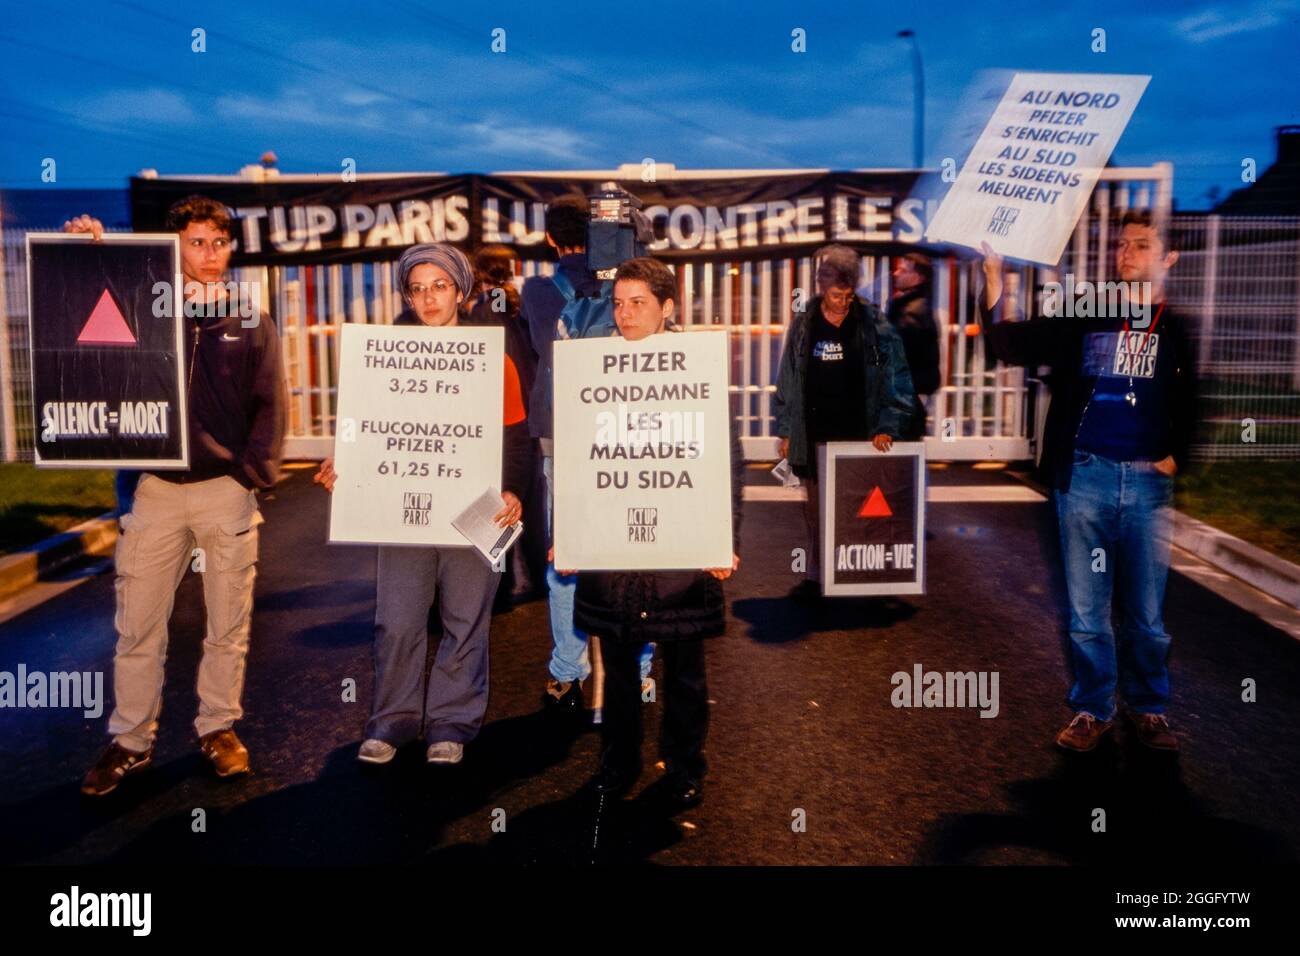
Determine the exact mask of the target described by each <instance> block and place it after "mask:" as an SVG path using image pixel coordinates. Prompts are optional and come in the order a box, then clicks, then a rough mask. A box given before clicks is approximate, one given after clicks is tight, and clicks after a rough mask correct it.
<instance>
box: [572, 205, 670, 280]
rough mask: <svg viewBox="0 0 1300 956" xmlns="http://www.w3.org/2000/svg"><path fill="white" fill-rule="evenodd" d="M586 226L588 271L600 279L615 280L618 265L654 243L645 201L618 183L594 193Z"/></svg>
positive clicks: (640, 253) (639, 254)
mask: <svg viewBox="0 0 1300 956" xmlns="http://www.w3.org/2000/svg"><path fill="white" fill-rule="evenodd" d="M589 199H590V202H591V223H590V225H588V226H587V268H589V269H591V270H592V271H593V272H595V273H596V275H597V276H598V277H599V278H601V279H612V278H614V272H615V270H616V269H617V268H618V265H619V263H621V262H625V261H627V260H628V259H633V258H635V257H637V256H643V255H645V252H646V246H647V245H648V244H649V243H651V242H654V229H653V227H652V226H651V225H650V220H649V219H647V218H646V215H645V213H643V212H641V207H642V202H641V200H639V199H637V198H636V197H635V196H633V195H632V194H631V193H630V192H628V191H627V190H626V189H622V188H621V187H620V186H619V185H618V183H614V182H607V183H601V185H600V189H599V190H598V191H596V192H594V193H592V194H591V196H590V197H589Z"/></svg>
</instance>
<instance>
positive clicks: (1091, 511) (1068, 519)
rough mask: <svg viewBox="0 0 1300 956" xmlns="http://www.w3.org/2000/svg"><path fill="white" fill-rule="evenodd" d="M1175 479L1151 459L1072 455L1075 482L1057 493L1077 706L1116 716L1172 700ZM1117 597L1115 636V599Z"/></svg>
mask: <svg viewBox="0 0 1300 956" xmlns="http://www.w3.org/2000/svg"><path fill="white" fill-rule="evenodd" d="M1173 488H1174V480H1173V478H1170V477H1169V476H1167V475H1162V474H1161V473H1160V472H1158V471H1156V470H1155V468H1154V466H1153V463H1152V462H1149V461H1111V460H1110V459H1109V458H1102V457H1101V456H1099V455H1093V454H1090V453H1088V452H1082V451H1076V452H1075V453H1074V469H1073V472H1072V476H1071V479H1070V490H1069V491H1066V492H1062V491H1057V493H1056V513H1057V518H1058V519H1059V521H1060V525H1061V555H1062V557H1063V559H1064V561H1065V584H1066V590H1067V591H1068V592H1069V601H1070V646H1071V657H1072V663H1073V669H1074V686H1073V687H1072V688H1071V689H1070V697H1069V703H1070V707H1071V708H1072V709H1074V710H1075V711H1076V712H1078V711H1086V712H1088V713H1090V714H1092V715H1093V716H1094V717H1096V718H1098V719H1099V720H1111V719H1112V718H1113V717H1114V716H1115V692H1116V689H1117V686H1118V690H1119V692H1120V694H1121V695H1122V696H1123V698H1124V701H1125V703H1126V704H1127V705H1128V707H1129V708H1130V709H1131V710H1133V711H1136V712H1137V713H1143V714H1162V713H1164V710H1165V705H1166V703H1167V702H1168V700H1169V671H1168V668H1167V666H1166V660H1167V658H1168V656H1169V643H1170V642H1169V635H1168V634H1166V633H1165V628H1164V620H1163V614H1162V609H1163V606H1164V601H1165V580H1166V578H1167V577H1168V575H1169V546H1170V540H1171V538H1172V531H1173V508H1172V501H1173ZM1112 595H1114V596H1115V598H1116V599H1117V600H1116V603H1117V604H1118V608H1117V610H1118V624H1119V626H1118V629H1117V630H1118V642H1117V641H1116V636H1117V635H1116V631H1114V630H1112V628H1111V597H1112Z"/></svg>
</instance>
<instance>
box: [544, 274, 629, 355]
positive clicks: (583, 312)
mask: <svg viewBox="0 0 1300 956" xmlns="http://www.w3.org/2000/svg"><path fill="white" fill-rule="evenodd" d="M551 281H552V282H554V283H555V287H556V288H557V289H559V290H560V295H562V296H564V309H563V310H561V312H560V317H559V319H558V320H557V321H556V323H555V337H556V339H561V340H562V339H592V338H600V337H602V336H607V335H615V334H617V332H618V326H616V325H615V324H614V298H613V295H614V283H612V282H610V281H609V280H608V279H606V280H605V281H604V282H602V283H601V284H600V295H598V296H592V297H591V298H579V296H578V293H577V290H576V289H574V288H573V283H572V282H570V281H569V277H568V276H566V275H565V274H564V273H563V272H562V271H560V270H559V269H556V270H555V274H554V275H552V276H551Z"/></svg>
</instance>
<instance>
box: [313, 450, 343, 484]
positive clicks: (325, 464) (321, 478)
mask: <svg viewBox="0 0 1300 956" xmlns="http://www.w3.org/2000/svg"><path fill="white" fill-rule="evenodd" d="M338 479H339V474H338V472H337V471H335V470H334V459H333V458H326V459H325V460H324V461H322V462H321V463H320V470H319V471H317V472H316V474H315V475H313V476H312V479H311V480H312V481H314V482H316V484H318V485H324V486H325V490H326V491H333V490H334V482H336V481H338Z"/></svg>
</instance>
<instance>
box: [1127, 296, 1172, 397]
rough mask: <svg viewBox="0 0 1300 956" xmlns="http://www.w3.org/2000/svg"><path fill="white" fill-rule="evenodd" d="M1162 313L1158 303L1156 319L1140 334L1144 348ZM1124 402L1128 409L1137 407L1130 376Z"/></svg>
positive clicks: (1161, 306) (1161, 305)
mask: <svg viewBox="0 0 1300 956" xmlns="http://www.w3.org/2000/svg"><path fill="white" fill-rule="evenodd" d="M1164 311H1165V304H1164V303H1163V302H1161V303H1160V308H1158V309H1156V317H1155V318H1154V319H1152V321H1151V327H1150V328H1149V329H1147V330H1146V331H1145V332H1143V333H1142V344H1143V345H1144V346H1145V345H1146V342H1147V336H1149V335H1150V334H1151V333H1152V332H1154V331H1155V330H1156V326H1157V325H1159V324H1160V316H1161V315H1162V314H1163V313H1164ZM1128 332H1129V325H1128V319H1125V320H1124V334H1125V335H1128ZM1124 401H1126V402H1128V403H1129V407H1130V408H1136V407H1137V403H1138V398H1137V392H1135V391H1133V376H1132V375H1130V376H1129V377H1128V392H1126V393H1125V395H1124Z"/></svg>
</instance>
